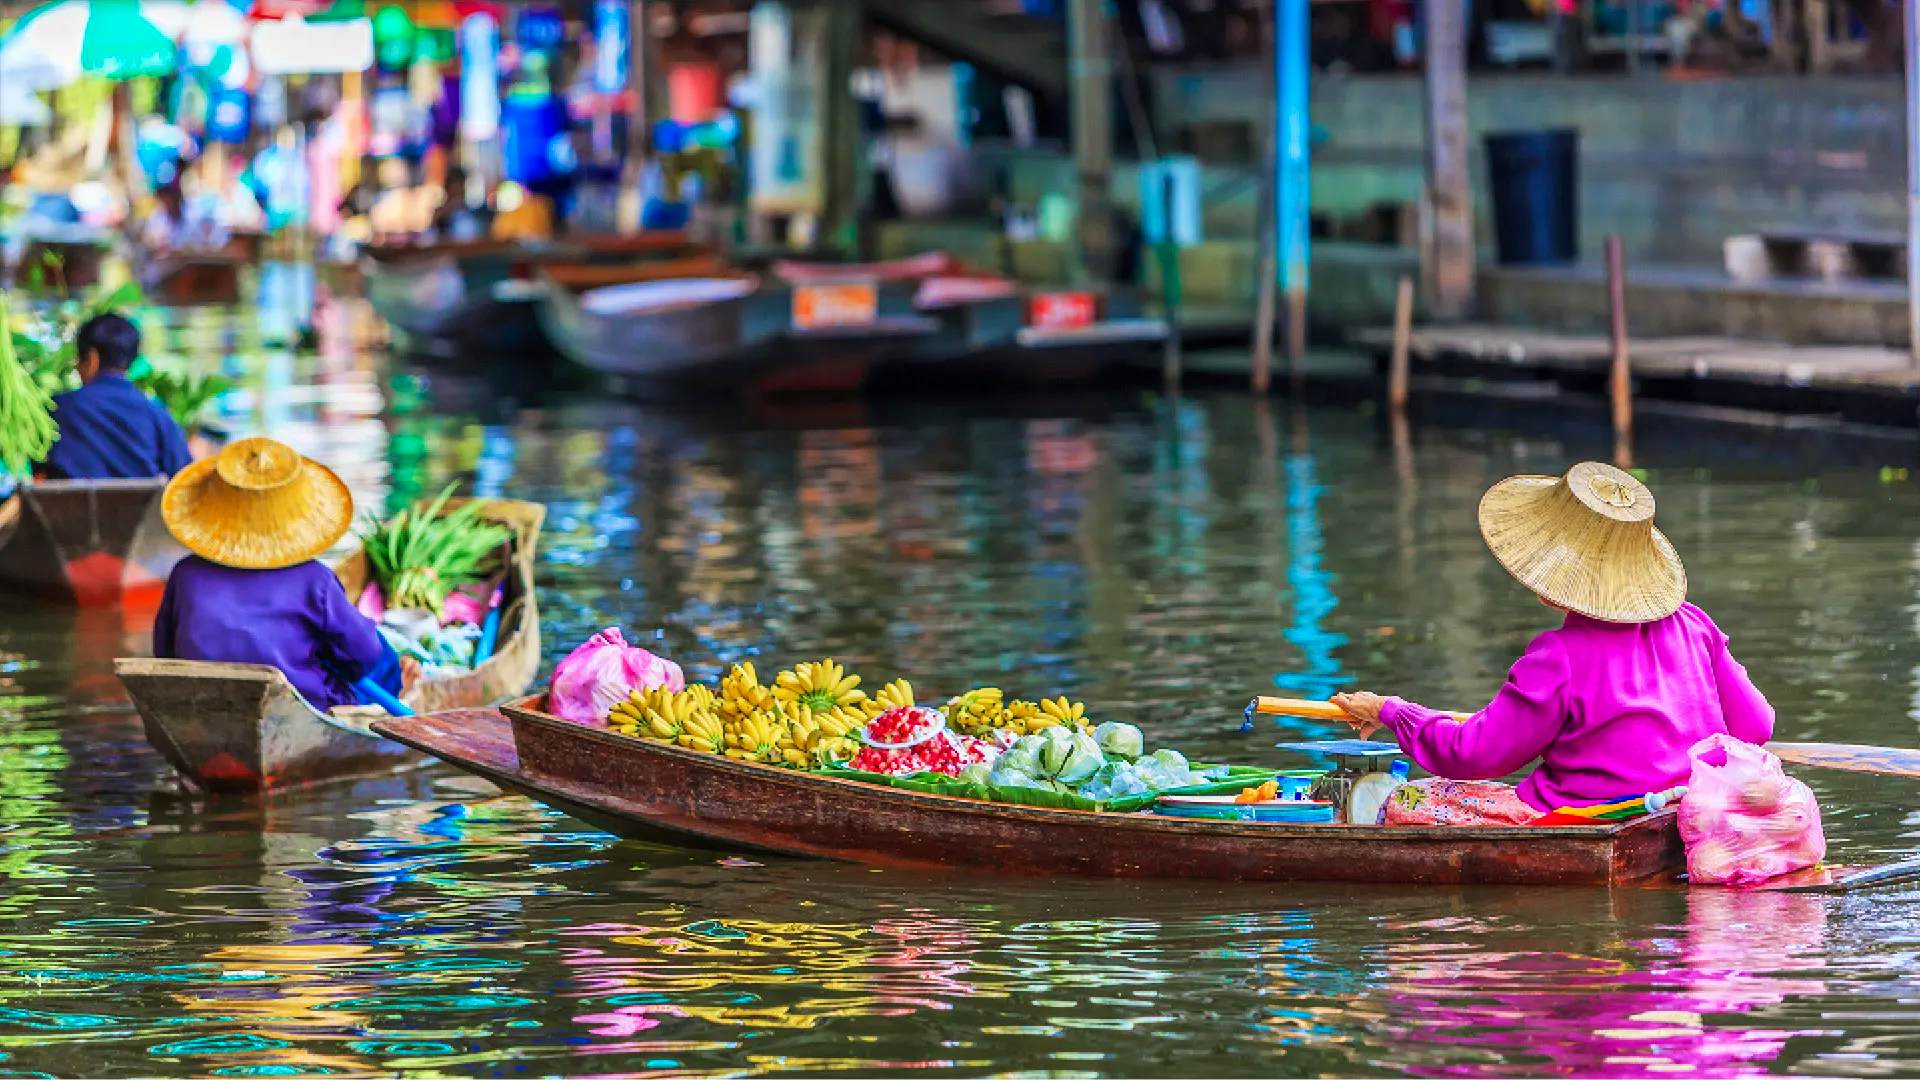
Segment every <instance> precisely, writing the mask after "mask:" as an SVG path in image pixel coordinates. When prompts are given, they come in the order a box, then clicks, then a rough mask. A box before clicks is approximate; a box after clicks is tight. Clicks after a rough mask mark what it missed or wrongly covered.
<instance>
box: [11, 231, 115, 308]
mask: <svg viewBox="0 0 1920 1080" xmlns="http://www.w3.org/2000/svg"><path fill="white" fill-rule="evenodd" d="M89 231H90V230H87V229H84V228H75V229H72V230H63V234H65V233H68V232H71V233H86V232H89ZM112 251H113V248H112V244H111V242H110V241H109V239H108V238H107V236H106V235H105V234H100V235H97V236H88V237H81V236H78V235H75V236H74V237H73V238H72V239H56V238H54V237H50V236H41V237H36V238H33V239H30V240H28V241H27V244H26V247H25V248H24V249H23V250H22V252H21V254H20V262H19V264H18V265H17V266H16V267H15V268H14V282H15V283H16V284H20V285H24V284H25V283H26V282H27V281H28V280H30V279H29V275H30V274H31V273H32V272H33V268H34V267H36V266H43V265H46V263H47V261H48V260H54V261H56V262H57V263H58V264H59V267H60V269H59V272H58V273H57V274H56V273H54V272H53V271H51V270H48V271H45V275H46V280H47V281H48V282H50V283H51V282H60V283H62V284H63V285H64V286H65V287H66V290H67V291H68V292H71V291H73V290H75V289H84V288H86V287H88V286H89V285H94V284H97V283H99V281H100V271H101V268H102V266H104V265H105V263H106V259H107V256H108V255H109V254H111V253H112Z"/></svg>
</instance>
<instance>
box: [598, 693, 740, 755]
mask: <svg viewBox="0 0 1920 1080" xmlns="http://www.w3.org/2000/svg"><path fill="white" fill-rule="evenodd" d="M607 727H608V728H609V729H610V730H613V731H617V732H619V733H621V734H622V735H632V736H635V737H636V738H641V739H654V740H657V741H660V742H668V743H674V744H676V745H679V746H684V747H686V748H688V749H689V750H705V751H709V752H716V751H718V750H721V749H724V748H725V744H726V743H725V736H724V733H723V731H722V729H721V726H720V717H719V715H718V714H717V713H716V712H715V711H714V697H713V691H711V690H708V689H707V688H706V687H704V686H700V685H698V684H695V685H693V686H689V687H687V688H686V689H685V690H680V691H673V690H668V689H667V688H666V687H664V686H657V687H654V688H653V689H650V690H635V691H634V692H633V693H632V694H630V695H628V697H627V700H625V701H622V702H620V703H618V704H616V705H615V706H614V707H613V711H612V712H611V713H609V714H608V715H607Z"/></svg>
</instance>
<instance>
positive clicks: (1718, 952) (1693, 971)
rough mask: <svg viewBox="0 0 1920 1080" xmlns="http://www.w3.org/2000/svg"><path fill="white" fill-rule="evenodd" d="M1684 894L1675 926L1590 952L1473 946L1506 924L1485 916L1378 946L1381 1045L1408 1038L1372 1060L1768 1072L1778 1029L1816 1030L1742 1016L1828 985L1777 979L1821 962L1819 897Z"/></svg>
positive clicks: (1522, 1070)
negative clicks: (1421, 939) (1436, 936)
mask: <svg viewBox="0 0 1920 1080" xmlns="http://www.w3.org/2000/svg"><path fill="white" fill-rule="evenodd" d="M1685 903H1686V905H1687V914H1686V923H1685V927H1684V930H1683V931H1682V932H1681V933H1680V934H1679V935H1677V936H1676V937H1674V938H1667V939H1659V940H1654V941H1638V942H1626V941H1613V942H1605V947H1604V948H1602V949H1600V950H1598V955H1584V954H1580V953H1574V952H1564V951H1553V950H1542V951H1534V952H1517V951H1515V952H1488V951H1481V950H1482V949H1483V948H1484V945H1485V943H1486V942H1487V940H1488V938H1489V937H1490V936H1492V935H1493V934H1497V933H1500V932H1501V930H1502V929H1504V928H1501V927H1497V926H1485V925H1481V926H1477V927H1473V928H1468V927H1455V926H1446V927H1444V928H1440V932H1441V933H1443V934H1446V935H1448V936H1452V935H1454V934H1460V935H1461V936H1460V937H1458V938H1457V939H1455V940H1454V941H1453V942H1452V943H1451V944H1449V943H1447V942H1443V941H1429V942H1425V943H1422V944H1407V945H1395V946H1390V947H1389V949H1388V952H1389V955H1390V956H1391V957H1392V959H1391V961H1390V963H1389V970H1388V976H1387V978H1388V985H1389V986H1391V987H1393V989H1392V990H1391V992H1389V993H1388V994H1387V995H1386V996H1385V1008H1386V1016H1385V1017H1383V1018H1382V1025H1383V1026H1392V1025H1395V1024H1397V1025H1399V1026H1400V1031H1399V1032H1398V1033H1397V1035H1396V1037H1394V1038H1392V1039H1390V1040H1389V1042H1390V1043H1391V1042H1411V1043H1414V1044H1416V1045H1414V1046H1405V1045H1400V1046H1393V1045H1386V1046H1382V1047H1380V1049H1379V1051H1378V1054H1377V1056H1376V1060H1379V1061H1386V1060H1391V1059H1393V1058H1394V1057H1397V1056H1401V1055H1405V1056H1406V1057H1409V1058H1411V1059H1412V1060H1411V1062H1407V1063H1403V1064H1405V1067H1406V1070H1407V1071H1408V1072H1410V1073H1412V1074H1414V1075H1425V1076H1464V1075H1476V1076H1478V1075H1503V1074H1504V1075H1529V1076H1530V1075H1546V1074H1562V1075H1564V1074H1571V1075H1578V1076H1647V1075H1671V1074H1675V1073H1697V1074H1707V1075H1713V1076H1744V1075H1754V1074H1761V1073H1766V1072H1769V1071H1771V1064H1772V1062H1773V1061H1774V1060H1775V1059H1776V1058H1777V1057H1778V1056H1779V1055H1780V1052H1781V1050H1782V1048H1783V1047H1784V1046H1785V1045H1786V1043H1787V1040H1788V1039H1790V1038H1793V1037H1794V1036H1796V1035H1814V1034H1821V1033H1822V1032H1821V1030H1820V1029H1798V1028H1784V1027H1770V1026H1766V1025H1763V1024H1756V1023H1754V1022H1752V1019H1751V1018H1743V1016H1744V1014H1751V1013H1754V1012H1756V1011H1759V1010H1764V1009H1768V1008H1771V1007H1774V1006H1778V1005H1780V1004H1781V1003H1782V1002H1785V1001H1786V1000H1787V999H1788V998H1789V997H1793V996H1801V995H1816V994H1821V993H1824V992H1826V990H1827V983H1826V982H1825V980H1823V979H1821V978H1818V977H1799V978H1793V977H1783V976H1791V975H1792V973H1795V972H1810V971H1814V970H1817V969H1818V968H1820V967H1822V966H1823V965H1824V964H1825V962H1826V959H1825V940H1826V930H1827V926H1826V906H1825V903H1824V901H1823V900H1822V898H1820V897H1818V896H1813V895H1805V894H1791V893H1756V892H1743V891H1735V890H1720V889H1696V890H1693V891H1692V892H1691V893H1689V894H1688V895H1687V896H1686V897H1685ZM1466 921H1467V922H1475V920H1466ZM1427 929H1434V928H1432V927H1428V928H1427ZM1590 929H1591V928H1587V927H1582V928H1579V929H1578V930H1576V931H1573V932H1571V933H1567V934H1565V935H1562V937H1563V939H1574V940H1586V938H1587V937H1589V936H1591V934H1590ZM1602 929H1603V928H1602ZM1542 931H1545V932H1550V931H1551V928H1550V927H1546V928H1542ZM1523 936H1524V935H1523ZM1600 937H1601V938H1604V937H1605V935H1604V933H1602V934H1601V935H1600ZM1423 1056H1424V1057H1428V1058H1438V1059H1441V1060H1438V1061H1435V1062H1434V1063H1432V1064H1424V1065H1423V1064H1421V1063H1420V1061H1419V1059H1420V1058H1421V1057H1423Z"/></svg>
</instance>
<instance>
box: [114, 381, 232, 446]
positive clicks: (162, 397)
mask: <svg viewBox="0 0 1920 1080" xmlns="http://www.w3.org/2000/svg"><path fill="white" fill-rule="evenodd" d="M133 384H134V385H135V386H138V387H139V388H140V389H142V390H145V391H146V392H147V393H149V394H151V395H153V398H154V400H155V401H158V402H159V403H160V404H162V405H164V406H166V409H167V412H169V413H171V414H172V415H173V420H174V423H177V424H179V425H180V427H181V428H182V429H183V430H186V431H192V430H193V429H194V427H195V426H196V425H198V424H199V423H200V414H201V413H203V412H205V411H206V408H207V406H208V405H209V404H211V403H212V402H213V399H215V398H217V397H219V396H220V395H221V394H224V393H226V392H227V391H229V390H231V389H233V380H232V379H229V378H227V377H226V376H225V375H212V374H209V375H176V374H174V373H173V372H170V371H160V370H158V369H153V368H150V369H148V370H147V371H146V372H145V373H143V374H141V375H138V376H135V377H134V380H133Z"/></svg>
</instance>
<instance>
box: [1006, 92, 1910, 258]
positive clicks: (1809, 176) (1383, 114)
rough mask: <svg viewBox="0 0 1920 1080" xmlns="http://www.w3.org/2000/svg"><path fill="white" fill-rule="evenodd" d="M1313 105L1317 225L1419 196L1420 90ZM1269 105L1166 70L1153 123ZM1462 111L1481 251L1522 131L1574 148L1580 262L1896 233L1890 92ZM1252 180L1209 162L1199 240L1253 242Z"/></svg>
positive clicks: (1032, 165)
mask: <svg viewBox="0 0 1920 1080" xmlns="http://www.w3.org/2000/svg"><path fill="white" fill-rule="evenodd" d="M1312 93H1313V122H1314V125H1315V127H1316V128H1317V129H1318V131H1317V132H1316V134H1317V135H1320V136H1323V141H1321V142H1319V143H1318V144H1317V145H1316V146H1315V147H1314V173H1313V179H1314V191H1313V206H1314V209H1315V210H1316V211H1332V212H1336V213H1339V212H1354V211H1360V210H1364V209H1365V208H1366V207H1367V206H1368V205H1370V204H1371V203H1373V202H1375V201H1379V200H1411V199H1415V198H1417V197H1418V195H1419V192H1420V187H1421V183H1422V172H1421V154H1422V142H1423V139H1424V131H1425V129H1424V123H1425V122H1424V120H1423V118H1422V114H1421V108H1422V95H1421V86H1420V81H1419V79H1418V78H1417V77H1415V76H1323V77H1321V78H1318V79H1317V80H1316V81H1315V82H1314V84H1313V89H1312ZM1266 94H1267V89H1266V82H1265V79H1264V74H1263V73H1262V72H1259V71H1256V70H1252V69H1244V68H1239V69H1214V70H1206V71H1178V70H1175V71H1160V72H1157V73H1156V74H1155V85H1154V99H1153V109H1154V112H1155V116H1156V124H1157V126H1158V128H1159V131H1160V136H1161V138H1162V140H1163V141H1165V142H1168V143H1171V144H1173V145H1175V146H1179V145H1184V144H1185V142H1186V140H1187V139H1188V138H1190V137H1191V136H1193V135H1195V134H1199V135H1200V136H1201V137H1202V139H1203V140H1204V139H1205V130H1206V128H1207V126H1208V125H1217V126H1230V125H1232V124H1235V123H1243V124H1246V125H1249V126H1251V127H1252V128H1253V129H1255V130H1257V128H1258V125H1260V124H1261V123H1263V122H1264V120H1263V117H1262V113H1263V111H1264V103H1265V100H1266ZM1468 100H1469V102H1470V109H1471V122H1472V126H1473V139H1472V145H1473V147H1474V158H1475V160H1474V184H1475V191H1476V193H1477V195H1478V203H1479V206H1478V218H1477V227H1478V229H1479V235H1480V239H1481V244H1482V247H1483V249H1486V250H1489V251H1490V250H1491V247H1492V236H1493V231H1492V220H1491V216H1490V213H1489V211H1488V208H1487V206H1486V179H1485V172H1484V165H1483V162H1482V161H1481V160H1480V136H1481V135H1483V134H1484V133H1486V132H1489V131H1501V130H1511V129H1519V128H1539V127H1572V128H1575V129H1577V130H1578V131H1579V132H1580V138H1581V146H1580V154H1581V161H1580V184H1581V187H1580V232H1581V254H1582V256H1583V257H1584V258H1587V259H1597V258H1598V256H1599V251H1600V242H1601V238H1602V237H1604V236H1605V235H1606V234H1607V233H1609V232H1618V233H1620V234H1621V236H1622V237H1623V238H1624V239H1625V240H1626V243H1627V248H1628V252H1629V254H1631V255H1633V256H1635V257H1637V258H1641V259H1650V260H1659V261H1663V262H1674V263H1692V264H1716V265H1717V264H1718V263H1719V262H1720V259H1721V255H1720V245H1721V241H1722V240H1724V239H1725V238H1726V237H1727V236H1728V235H1729V234H1732V233H1737V232H1743V231H1748V230H1752V229H1754V228H1757V227H1761V226H1766V225H1781V224H1786V225H1796V226H1826V227H1847V228H1870V229H1896V230H1897V229H1900V228H1903V227H1904V222H1905V210H1904V186H1905V171H1906V166H1905V134H1904V129H1903V122H1902V119H1903V118H1902V107H1901V86H1900V80H1899V78H1898V77H1897V76H1895V77H1887V78H1824V79H1808V78H1740V79H1729V80H1720V81H1711V82H1707V81H1703V82H1672V81H1668V80H1666V79H1663V78H1659V77H1652V76H1650V77H1647V78H1644V79H1628V78H1626V77H1623V76H1614V77H1606V76H1579V77H1569V76H1554V75H1538V76H1534V75H1489V76H1485V77H1480V78H1475V79H1474V80H1473V81H1472V83H1471V85H1470V88H1469V93H1468ZM1219 141H1220V140H1211V141H1210V142H1211V144H1217V143H1218V142H1219ZM1225 141H1226V142H1229V143H1231V142H1233V141H1235V140H1225ZM1242 141H1243V142H1244V140H1242ZM1254 145H1257V143H1255V144H1254ZM1009 161H1010V169H1011V174H1012V176H1013V178H1014V190H1015V195H1016V198H1021V199H1023V200H1024V199H1027V198H1031V197H1037V194H1038V193H1039V192H1041V191H1046V190H1053V191H1071V190H1072V187H1071V179H1072V172H1071V166H1070V164H1069V163H1067V162H1066V161H1064V160H1062V159H1061V158H1060V157H1058V156H1057V155H1052V156H1050V155H1045V154H1022V155H1019V156H1018V157H1015V158H1011V159H1009ZM1253 179H1254V173H1253V169H1252V165H1251V163H1250V162H1238V163H1235V162H1215V163H1210V164H1209V167H1208V169H1207V170H1206V178H1205V184H1206V190H1207V197H1206V200H1205V201H1206V227H1207V234H1208V236H1209V237H1211V238H1220V239H1231V238H1235V237H1245V236H1248V235H1251V233H1252V232H1253V228H1254V220H1255V205H1256V203H1255V191H1256V189H1255V187H1254V184H1253ZM1115 186H1116V194H1117V195H1118V197H1119V198H1120V200H1121V201H1122V202H1123V203H1124V202H1128V201H1130V200H1132V199H1133V197H1134V191H1135V181H1134V178H1133V174H1132V172H1131V170H1124V169H1123V170H1121V172H1120V173H1119V174H1117V175H1116V178H1115Z"/></svg>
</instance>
